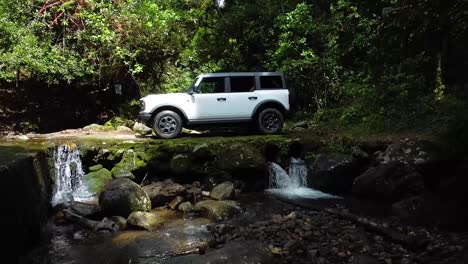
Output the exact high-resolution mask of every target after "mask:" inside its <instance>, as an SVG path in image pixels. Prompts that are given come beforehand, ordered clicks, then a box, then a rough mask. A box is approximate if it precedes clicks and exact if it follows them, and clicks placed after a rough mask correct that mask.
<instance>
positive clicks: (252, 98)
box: [249, 96, 257, 100]
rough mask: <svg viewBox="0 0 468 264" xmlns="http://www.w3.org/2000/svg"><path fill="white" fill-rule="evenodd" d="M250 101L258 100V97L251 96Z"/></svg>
mask: <svg viewBox="0 0 468 264" xmlns="http://www.w3.org/2000/svg"><path fill="white" fill-rule="evenodd" d="M249 100H257V97H256V96H250V97H249Z"/></svg>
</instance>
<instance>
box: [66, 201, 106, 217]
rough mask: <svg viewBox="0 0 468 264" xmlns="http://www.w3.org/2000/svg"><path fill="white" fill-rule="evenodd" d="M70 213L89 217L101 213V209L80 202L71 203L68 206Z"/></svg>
mask: <svg viewBox="0 0 468 264" xmlns="http://www.w3.org/2000/svg"><path fill="white" fill-rule="evenodd" d="M69 208H70V210H71V212H73V213H75V214H78V215H81V216H84V217H90V216H93V215H96V214H97V213H99V212H100V211H101V208H99V206H97V205H95V204H88V203H80V202H73V203H71V204H70V206H69Z"/></svg>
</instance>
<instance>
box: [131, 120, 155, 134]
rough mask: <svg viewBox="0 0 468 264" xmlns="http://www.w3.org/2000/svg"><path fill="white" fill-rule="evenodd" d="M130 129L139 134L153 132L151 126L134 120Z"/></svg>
mask: <svg viewBox="0 0 468 264" xmlns="http://www.w3.org/2000/svg"><path fill="white" fill-rule="evenodd" d="M132 130H133V131H135V132H136V133H138V134H140V135H149V134H151V133H152V132H153V130H152V129H151V128H149V127H147V126H146V125H145V124H143V123H140V122H136V123H135V124H134V125H133V128H132Z"/></svg>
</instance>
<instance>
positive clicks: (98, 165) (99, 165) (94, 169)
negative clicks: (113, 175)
mask: <svg viewBox="0 0 468 264" xmlns="http://www.w3.org/2000/svg"><path fill="white" fill-rule="evenodd" d="M102 168H104V167H103V166H102V165H101V164H97V165H94V166H91V167H89V169H88V170H89V171H90V172H93V171H98V170H100V169H102Z"/></svg>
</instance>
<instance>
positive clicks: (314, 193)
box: [267, 158, 339, 199]
mask: <svg viewBox="0 0 468 264" xmlns="http://www.w3.org/2000/svg"><path fill="white" fill-rule="evenodd" d="M268 169H269V172H270V189H268V190H267V192H269V193H272V194H275V195H282V196H287V197H289V198H309V199H323V198H329V199H330V198H339V197H337V196H334V195H331V194H328V193H324V192H321V191H318V190H314V189H312V188H307V166H306V164H305V162H304V161H303V160H300V159H294V158H291V163H290V166H289V168H288V172H289V173H288V172H286V171H285V170H284V169H283V168H282V167H281V166H280V165H278V164H276V163H274V162H270V163H269V166H268Z"/></svg>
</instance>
